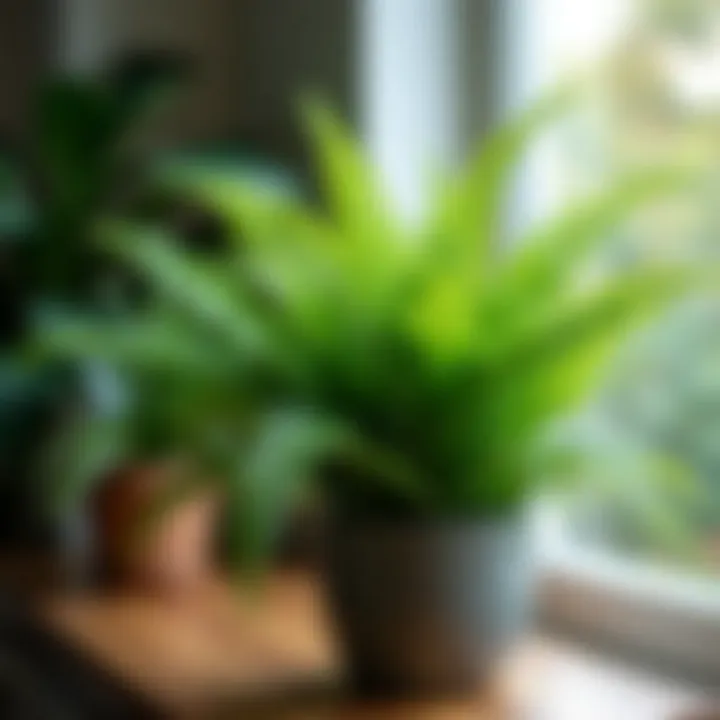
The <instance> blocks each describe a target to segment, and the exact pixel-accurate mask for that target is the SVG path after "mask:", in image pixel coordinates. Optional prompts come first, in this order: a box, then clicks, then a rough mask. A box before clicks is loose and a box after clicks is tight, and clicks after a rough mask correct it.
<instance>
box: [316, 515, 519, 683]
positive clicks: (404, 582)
mask: <svg viewBox="0 0 720 720" xmlns="http://www.w3.org/2000/svg"><path fill="white" fill-rule="evenodd" d="M328 549H329V568H328V586H329V588H328V589H329V594H330V598H329V599H330V604H331V607H332V609H333V611H334V615H335V619H336V626H337V632H338V635H339V640H340V643H341V647H342V648H343V650H344V651H345V654H346V659H347V663H348V671H349V675H350V678H349V679H350V680H351V682H352V683H353V685H354V687H355V689H356V690H358V691H359V692H360V693H362V694H371V695H381V696H448V695H465V694H469V693H472V692H475V691H477V689H478V688H479V686H480V685H481V684H482V682H483V681H484V680H485V679H487V678H488V676H489V674H490V673H491V672H492V670H493V669H494V668H495V667H496V666H497V663H498V661H499V660H500V659H501V658H502V656H503V654H504V653H505V651H507V650H508V649H509V647H510V646H511V645H512V644H513V643H514V641H516V640H517V639H518V637H519V636H520V635H521V634H522V633H523V632H524V631H525V630H526V629H527V623H528V621H529V614H530V613H529V610H530V607H531V602H530V594H531V576H532V572H531V562H530V552H529V550H530V548H529V543H528V523H527V522H526V520H525V519H524V518H523V519H520V518H517V519H515V518H514V519H512V520H503V521H477V522H472V521H458V522H452V521H437V522H432V521H411V520H401V521H398V520H382V521H377V520H357V519H355V520H346V521H343V522H342V523H340V522H336V523H335V525H334V527H333V529H332V530H331V533H330V537H329V545H328Z"/></svg>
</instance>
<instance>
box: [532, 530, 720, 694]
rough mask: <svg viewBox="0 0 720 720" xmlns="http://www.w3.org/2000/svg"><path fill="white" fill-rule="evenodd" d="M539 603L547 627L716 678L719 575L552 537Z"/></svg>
mask: <svg viewBox="0 0 720 720" xmlns="http://www.w3.org/2000/svg"><path fill="white" fill-rule="evenodd" d="M540 607H541V616H542V618H543V620H544V621H545V622H547V623H548V625H549V626H550V627H552V628H553V629H556V630H560V631H567V632H570V633H571V634H573V635H575V636H580V637H583V638H585V639H587V640H588V641H590V642H592V643H594V644H596V645H601V646H604V647H612V648H614V649H616V650H618V651H620V652H623V653H625V654H627V655H630V656H632V657H635V658H641V659H642V660H643V662H645V663H647V664H648V665H650V666H653V667H656V668H658V669H660V670H663V671H666V672H670V673H672V674H674V675H678V676H682V677H687V678H691V679H693V680H695V681H697V682H700V683H702V684H703V685H705V684H708V685H709V686H711V687H717V686H718V685H720V583H713V582H712V581H710V580H707V581H705V580H703V579H701V578H697V577H695V576H689V575H687V576H684V575H682V574H680V573H677V574H676V573H673V572H671V571H668V570H665V569H663V568H659V567H655V566H652V565H651V564H649V563H643V562H640V561H634V560H629V559H627V558H624V557H621V556H617V555H612V554H610V553H608V554H605V553H602V552H599V551H591V550H585V549H577V548H574V547H567V543H563V544H560V543H554V544H553V546H552V550H551V551H550V552H548V553H546V556H545V558H544V562H543V579H542V582H541V586H540Z"/></svg>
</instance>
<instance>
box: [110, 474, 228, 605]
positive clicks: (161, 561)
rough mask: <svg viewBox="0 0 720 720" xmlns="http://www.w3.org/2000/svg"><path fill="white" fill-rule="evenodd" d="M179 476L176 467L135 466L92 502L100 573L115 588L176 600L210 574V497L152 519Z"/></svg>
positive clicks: (204, 495) (174, 506)
mask: <svg viewBox="0 0 720 720" xmlns="http://www.w3.org/2000/svg"><path fill="white" fill-rule="evenodd" d="M180 471H181V467H180V466H179V464H178V463H174V462H157V463H149V464H144V465H135V466H129V467H127V468H124V469H121V470H119V471H117V472H116V473H114V474H113V476H112V477H110V478H108V481H107V482H106V483H104V485H103V488H102V490H101V491H100V493H99V494H98V497H97V501H96V519H97V528H96V532H97V541H98V550H99V553H98V555H99V564H100V572H101V574H102V576H103V577H104V578H105V579H106V580H108V581H109V582H111V583H112V584H113V585H116V586H118V585H119V586H122V587H126V588H132V589H139V590H146V591H152V592H161V593H172V594H177V593H182V592H187V591H189V590H191V589H193V588H194V587H197V586H198V585H201V584H202V582H203V581H204V580H206V579H207V578H208V576H209V575H210V574H211V573H212V569H213V561H214V557H213V556H214V546H215V542H214V541H215V518H216V509H217V502H216V497H215V495H214V493H213V492H212V491H204V492H200V493H196V494H193V495H192V496H190V497H185V498H183V499H181V500H178V502H176V503H175V504H172V505H170V506H169V507H167V508H165V509H164V511H163V512H161V513H159V514H157V515H154V512H155V511H156V509H157V503H158V501H159V499H161V498H162V497H163V495H164V493H166V492H167V490H168V488H169V487H170V485H171V483H172V482H173V480H175V479H176V478H177V477H178V475H177V473H179V472H180Z"/></svg>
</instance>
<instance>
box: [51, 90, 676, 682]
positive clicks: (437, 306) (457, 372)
mask: <svg viewBox="0 0 720 720" xmlns="http://www.w3.org/2000/svg"><path fill="white" fill-rule="evenodd" d="M561 105H562V102H560V101H559V99H558V98H557V97H553V98H550V99H548V100H545V101H543V102H541V103H540V104H539V105H538V106H536V107H534V108H532V109H531V110H530V111H529V112H528V113H527V114H525V115H523V116H521V117H520V118H518V119H517V120H516V121H515V122H512V123H509V124H507V125H505V126H503V127H501V128H500V129H499V130H498V131H497V132H496V133H495V134H493V135H492V136H491V137H489V138H488V139H486V141H485V142H484V143H483V146H482V150H481V152H480V153H479V155H478V156H477V157H475V158H473V159H472V160H471V162H470V163H469V165H468V167H467V169H466V170H465V171H464V172H461V173H459V174H458V175H457V177H455V178H454V179H453V180H452V181H450V182H448V183H447V184H446V187H444V188H443V190H442V192H440V193H439V196H438V198H437V202H436V203H435V206H434V209H433V211H432V212H431V213H429V216H428V218H427V220H426V222H425V223H424V224H423V226H422V227H420V228H413V229H409V228H406V227H403V225H402V224H401V223H399V222H398V221H397V220H396V219H395V218H394V217H393V216H392V213H390V212H389V211H388V210H387V208H386V203H385V198H384V196H383V193H382V192H381V191H380V189H379V187H378V184H377V183H376V181H375V178H374V177H373V173H372V170H371V168H370V167H369V165H368V163H367V162H366V160H365V158H364V156H363V153H362V151H361V149H360V148H359V147H358V144H357V143H356V142H355V140H354V139H353V138H352V136H351V134H350V133H349V132H348V131H347V130H346V129H345V127H344V126H343V124H342V123H341V122H340V121H339V120H338V119H337V118H336V117H335V116H334V115H333V114H332V113H331V112H330V111H329V110H328V109H327V108H326V107H324V106H322V105H319V104H311V105H310V106H309V108H308V119H309V129H310V137H311V141H312V144H313V149H314V151H315V156H316V162H317V170H318V175H319V178H320V180H321V187H322V190H323V192H322V202H321V203H320V204H319V205H318V206H315V205H311V204H309V203H308V204H303V203H301V202H299V201H296V200H278V199H273V198H268V197H258V196H254V197H253V196H252V195H249V194H248V193H247V192H240V191H238V190H237V189H235V188H233V187H232V186H231V185H229V184H227V183H220V184H218V183H215V184H212V186H204V187H202V188H198V189H197V191H198V193H199V194H200V195H201V196H203V197H204V198H205V200H206V201H207V202H208V203H209V204H210V205H212V207H213V208H214V210H215V211H216V212H219V213H221V214H222V215H223V216H224V217H225V218H226V220H227V223H228V224H229V225H230V226H231V227H234V229H235V231H236V237H237V242H236V243H235V245H234V247H233V249H232V250H231V254H230V256H229V257H227V258H224V259H223V260H222V261H212V260H204V261H202V262H199V261H198V260H197V259H192V258H191V257H189V256H188V255H186V254H183V253H182V252H181V251H180V250H178V249H177V248H173V247H172V244H171V243H168V242H166V241H165V240H164V239H163V238H159V237H153V236H151V235H148V234H146V233H141V237H138V238H137V239H136V242H131V241H128V238H127V236H126V235H127V234H126V233H125V232H121V236H122V240H120V241H118V240H117V239H115V240H114V241H113V240H111V241H110V242H109V244H110V245H111V246H112V247H114V248H115V251H116V252H117V253H119V254H120V255H122V257H123V258H124V259H125V260H126V261H127V262H129V263H131V265H132V266H133V267H134V268H136V269H137V270H139V271H140V272H141V273H143V274H144V275H145V277H147V278H148V279H149V280H150V281H151V284H152V285H153V286H154V288H155V290H156V293H157V296H158V298H159V299H160V301H161V303H162V306H163V307H164V308H165V309H166V310H168V309H169V310H171V311H172V312H173V313H176V314H177V313H180V315H182V316H184V317H186V318H187V319H188V320H189V322H187V323H186V324H185V325H184V327H183V337H184V341H183V342H184V344H183V347H185V346H187V347H197V346H198V345H201V346H202V347H205V348H210V347H214V348H216V350H215V351H214V352H216V353H217V354H222V356H223V357H224V358H226V359H230V358H234V360H233V362H235V363H236V373H237V376H236V377H237V378H239V377H241V376H245V375H244V373H245V372H246V371H247V370H248V369H250V368H254V369H255V371H260V376H261V377H262V378H263V384H262V387H263V388H264V390H267V388H271V389H272V392H270V394H269V395H267V396H266V401H267V403H269V404H266V405H265V406H266V407H270V408H271V411H270V412H269V413H268V414H267V415H266V416H263V418H262V420H259V421H258V422H257V423H256V432H255V434H254V435H253V442H251V443H247V442H245V443H243V448H244V450H243V453H242V454H241V457H240V461H239V462H238V463H236V464H235V467H236V468H240V470H239V471H238V472H237V475H236V477H235V479H234V480H233V481H232V483H231V485H232V487H233V488H234V493H232V494H231V497H230V498H229V502H230V504H231V508H232V509H233V510H234V512H235V515H236V517H237V520H236V524H235V526H234V527H235V530H236V531H237V534H238V538H239V542H240V543H241V545H242V547H243V548H244V549H245V551H247V552H248V553H250V554H251V557H253V558H255V559H257V558H261V557H264V556H265V555H266V554H267V553H268V552H269V551H270V550H271V548H272V545H273V542H274V541H275V538H276V536H277V533H278V529H279V528H280V527H282V522H283V518H284V514H285V513H286V512H287V510H288V508H289V507H291V506H292V504H293V501H294V498H296V497H297V495H298V492H299V487H300V484H301V483H302V482H303V481H307V480H310V479H315V480H316V481H317V482H318V484H319V486H320V487H321V488H322V489H323V491H324V492H325V494H326V496H327V498H328V505H329V507H330V509H331V517H332V521H331V529H330V538H331V540H330V541H329V542H328V549H329V564H328V588H329V595H330V599H331V604H332V607H333V608H334V614H335V618H336V621H337V623H336V624H337V628H338V631H339V634H340V637H341V639H342V641H343V647H344V649H345V652H346V656H347V659H348V663H349V668H350V672H351V676H352V678H353V680H354V681H355V682H356V683H357V684H358V685H359V686H360V687H361V688H362V689H364V690H368V691H372V692H380V693H383V694H386V693H390V694H396V693H410V694H417V693H428V692H431V693H434V692H440V693H445V692H458V691H467V690H469V689H472V688H474V687H475V686H476V684H477V682H478V680H479V679H482V678H483V677H484V676H485V675H486V673H487V672H488V671H489V669H490V668H491V667H492V666H493V664H494V663H495V662H496V660H497V658H498V655H499V653H500V652H501V651H502V650H503V649H505V648H506V647H507V645H508V644H509V643H510V642H511V641H512V639H513V638H514V637H515V636H516V635H517V634H518V633H519V632H520V631H521V630H522V629H523V628H524V623H525V619H526V616H527V610H528V607H529V598H530V589H531V572H530V568H531V563H530V546H529V543H530V541H529V538H528V522H527V513H528V509H529V506H530V504H531V502H532V501H533V500H534V499H535V498H536V497H537V496H538V495H539V494H540V493H542V492H543V491H544V490H547V489H548V487H547V485H546V484H545V481H546V476H545V475H544V474H543V473H542V471H541V468H540V458H541V457H542V447H543V443H542V441H543V438H544V437H545V434H546V433H547V431H548V430H549V429H550V427H551V426H552V423H553V422H554V421H555V420H557V419H559V418H561V417H563V416H564V415H566V414H567V413H569V412H570V411H571V410H572V409H573V408H574V407H575V406H576V405H577V404H578V403H579V402H581V401H582V400H583V398H585V397H586V396H587V394H588V393H589V392H590V390H591V389H592V387H593V383H595V382H596V381H597V380H598V378H599V373H600V371H601V370H602V369H603V367H604V366H606V365H607V363H608V361H609V358H610V356H611V353H612V351H613V350H614V349H615V348H616V347H617V346H618V344H619V343H620V342H621V341H622V340H623V339H624V338H625V336H626V335H627V333H628V332H630V331H631V330H632V329H633V328H634V327H636V326H637V324H638V323H640V322H643V321H646V320H648V319H649V318H650V317H652V316H654V315H655V314H656V313H657V312H658V311H659V310H661V309H662V308H663V307H664V306H665V305H666V304H667V303H669V302H671V301H672V300H673V299H675V298H677V297H678V296H679V295H680V294H681V293H683V292H685V291H686V290H687V288H688V285H689V279H688V274H687V273H685V272H681V271H679V270H678V268H674V269H668V268H662V267H652V266H638V265H634V266H633V267H630V268H627V269H626V270H624V271H623V272H621V273H619V274H618V273H614V274H612V275H607V276H606V277H602V278H600V279H597V278H596V279H595V281H594V282H593V283H583V282H581V280H580V278H581V277H582V274H581V272H580V271H581V270H582V269H583V268H584V267H586V261H587V260H588V258H590V257H591V256H592V255H593V253H594V252H595V251H596V250H598V248H599V247H600V245H601V244H602V243H603V242H604V240H605V239H606V237H607V235H608V233H609V232H611V231H613V230H614V229H615V228H616V227H618V226H619V224H620V223H621V222H622V221H623V220H625V219H626V218H627V217H628V216H629V215H630V214H631V213H632V212H633V211H634V210H635V209H637V208H638V207H639V206H641V205H643V204H646V203H647V202H649V201H651V200H653V199H656V198H657V197H659V196H661V195H663V194H667V193H670V192H672V191H674V190H677V188H678V187H679V184H680V181H679V179H678V177H677V174H676V173H674V172H668V171H662V172H661V171H653V172H649V173H643V174H638V175H635V176H632V177H628V178H624V179H622V181H621V182H619V183H618V184H617V185H616V186H614V187H612V188H610V189H609V190H608V191H606V192H604V193H602V194H601V195H599V196H597V197H593V198H591V199H589V200H588V201H586V202H583V203H581V204H578V205H575V206H573V207H571V208H569V209H568V210H567V212H565V213H564V214H562V215H561V216H560V217H557V218H555V219H553V220H551V221H550V222H549V223H548V224H546V225H544V226H543V227H541V228H540V229H538V230H535V231H534V232H532V233H531V234H530V237H527V238H524V239H522V240H521V241H519V242H516V243H513V244H502V243H501V242H500V241H499V238H500V237H501V227H500V225H501V223H500V214H501V209H502V207H503V200H504V198H505V193H506V190H507V184H508V180H509V177H510V175H511V172H512V170H513V168H514V167H515V165H516V163H517V161H518V159H519V158H520V157H521V156H522V154H523V151H524V150H525V149H526V146H527V144H528V142H529V141H531V140H532V139H533V138H534V137H535V136H536V134H537V133H538V131H539V130H540V128H541V127H542V126H543V125H544V124H545V123H547V122H548V121H550V120H552V118H553V117H555V115H556V112H557V110H558V107H559V106H561ZM98 333H99V335H100V337H101V338H102V336H103V333H104V334H105V336H106V337H107V338H111V337H112V333H113V329H112V328H107V327H106V328H102V329H98V328H95V329H90V330H88V329H86V330H82V329H80V330H78V328H75V330H74V331H73V332H72V333H67V332H63V330H62V328H59V327H57V326H56V327H55V328H53V329H52V330H51V332H49V334H48V336H47V337H46V341H47V342H49V343H50V344H51V345H52V346H53V347H54V348H55V349H56V351H57V350H61V351H63V352H73V351H74V349H75V350H76V349H77V348H78V347H86V348H87V347H90V346H91V345H92V347H94V348H95V350H96V351H97V352H98V353H99V354H102V353H103V349H104V348H105V347H107V345H106V343H105V342H103V341H102V339H101V340H100V341H98ZM187 333H189V335H188V334H187ZM138 337H139V336H138ZM131 344H132V343H131ZM125 351H126V352H127V353H128V355H129V356H132V357H133V358H134V360H135V361H137V360H142V359H143V358H144V359H147V358H148V357H149V356H150V355H151V353H149V352H148V349H147V348H143V347H141V345H140V344H137V343H136V344H134V345H133V347H126V348H125ZM173 361H174V362H177V361H178V355H177V354H175V355H173ZM187 371H188V372H190V373H192V370H191V369H190V368H189V366H188V368H187ZM249 387H250V388H252V387H253V385H250V386H249ZM250 392H252V389H251V390H250ZM226 467H229V466H226Z"/></svg>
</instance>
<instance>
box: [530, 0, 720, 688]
mask: <svg viewBox="0 0 720 720" xmlns="http://www.w3.org/2000/svg"><path fill="white" fill-rule="evenodd" d="M538 5H540V6H543V5H544V8H543V10H540V11H539V12H540V13H541V14H542V13H543V12H544V13H546V14H545V18H546V20H548V21H549V22H547V23H544V24H543V23H540V24H539V25H538V26H537V28H538V32H540V33H545V35H544V36H543V37H542V38H541V40H543V42H541V44H540V47H541V48H545V56H544V59H545V64H544V67H545V69H546V70H547V68H548V67H550V68H557V67H562V65H563V64H564V63H567V61H568V58H572V57H573V53H574V52H575V49H576V48H577V47H578V45H579V47H580V48H582V47H583V46H585V47H589V46H591V45H592V43H591V42H590V40H589V38H590V37H596V36H592V35H591V36H588V35H587V33H588V32H590V33H592V29H593V28H596V29H597V28H603V30H602V31H601V32H600V33H599V34H600V35H603V33H604V32H605V30H607V28H608V26H607V25H606V24H605V21H608V20H609V23H610V26H612V27H614V28H615V34H614V35H613V34H612V33H610V34H607V35H604V36H603V37H602V43H601V44H605V45H606V46H607V43H608V40H609V39H610V37H611V36H612V53H611V55H610V61H609V62H608V63H607V64H606V65H604V67H603V71H602V72H601V73H599V75H598V77H597V78H596V80H595V82H594V85H593V88H592V92H591V94H590V98H589V102H588V107H587V109H586V110H584V111H583V113H582V117H581V118H578V119H577V120H576V121H574V122H573V123H571V124H570V125H569V126H568V127H567V128H566V129H565V132H564V133H563V134H562V137H558V138H556V140H555V141H554V144H553V149H552V157H551V158H549V159H548V158H547V157H546V158H545V159H544V160H543V161H542V162H544V163H545V165H544V166H543V169H544V171H545V172H546V175H545V177H547V176H548V174H547V172H548V170H552V177H554V178H556V180H557V183H556V184H557V186H558V187H557V192H558V194H559V195H562V194H563V193H565V192H567V191H568V189H569V188H573V189H575V188H577V187H587V186H588V185H592V184H593V183H595V182H597V181H599V180H601V179H602V177H603V176H604V175H605V174H607V173H609V172H618V171H619V172H623V171H626V170H629V169H631V168H637V167H642V166H647V165H650V164H653V165H654V164H670V163H672V164H677V163H681V162H688V163H692V164H696V163H697V164H701V163H704V164H705V165H706V166H707V167H708V168H712V167H713V165H715V166H717V161H718V160H720V142H719V140H720V134H719V132H720V130H719V128H720V124H718V121H719V120H720V50H719V48H720V4H718V3H717V2H704V1H702V0H648V1H646V2H641V1H640V0H635V1H634V2H626V3H624V8H625V10H626V11H627V10H628V8H630V7H631V6H632V10H633V12H632V13H629V12H626V13H624V14H620V13H618V14H616V15H613V14H612V12H611V10H610V9H611V6H613V3H607V2H604V1H603V0H588V1H587V2H582V3H578V5H582V6H583V12H581V13H579V14H578V17H577V18H575V19H573V18H571V17H570V16H569V15H567V14H565V15H559V14H558V12H557V11H558V10H559V9H558V7H557V6H558V5H568V3H563V2H562V0H542V2H540V3H539V4H538ZM551 6H552V7H551ZM552 11H555V14H552ZM558 17H564V18H565V24H564V25H563V23H557V22H555V19H556V18H558ZM571 22H575V23H577V24H575V25H572V26H571V25H570V24H569V23H571ZM541 66H543V65H542V64H541ZM716 197H717V195H716V188H712V187H711V183H709V184H708V186H707V189H706V191H701V190H694V191H693V192H692V193H688V194H687V195H685V196H683V197H682V198H681V199H679V200H674V201H673V202H666V203H663V204H662V205H659V206H657V207H653V208H652V209H651V210H649V211H648V212H646V213H643V214H642V216H640V217H638V218H635V219H634V220H633V222H632V223H631V224H630V226H629V227H628V228H626V229H625V230H624V235H623V237H622V238H619V240H620V241H621V242H618V243H617V246H616V247H611V248H610V252H609V253H608V256H607V257H605V258H603V262H604V267H603V270H604V271H607V269H608V267H609V268H612V267H613V264H614V263H619V264H622V263H624V262H631V261H632V255H633V254H634V253H642V254H643V255H644V256H645V257H650V258H651V259H653V260H657V262H665V263H668V262H669V263H675V262H681V261H682V260H684V259H685V258H686V257H687V256H688V255H690V256H692V257H694V258H695V259H697V258H698V257H699V258H701V259H703V258H708V259H713V258H716V257H717V246H716V243H717V236H718V230H719V229H720V215H719V214H718V209H717V208H718V206H717V200H716ZM611 245H612V244H611ZM628 253H629V254H628ZM570 432H572V433H573V438H574V442H576V443H577V444H578V445H581V446H582V447H583V448H584V449H585V450H586V452H587V453H588V455H589V456H590V457H595V458H596V459H597V462H596V463H595V464H594V467H593V465H592V464H591V465H589V466H585V467H584V468H583V470H582V472H584V473H592V472H594V473H597V474H598V475H599V477H598V480H599V482H597V483H592V485H591V487H592V490H589V491H588V492H587V493H585V494H584V495H583V496H582V497H581V498H579V499H577V500H575V501H574V502H573V503H572V504H571V505H570V506H569V507H566V508H563V509H562V510H561V511H558V510H557V509H555V510H554V511H553V513H551V518H552V519H550V520H547V519H546V520H547V527H546V528H545V530H546V533H545V534H546V538H547V543H546V545H547V560H548V582H547V583H546V595H545V600H546V601H547V603H546V604H547V609H548V613H549V615H550V616H551V617H552V618H553V619H555V620H557V621H559V622H561V623H564V624H566V625H572V626H573V627H575V628H576V629H580V630H582V631H585V632H591V633H593V634H594V635H595V636H596V637H597V636H598V635H601V636H602V637H603V638H609V639H612V640H617V641H622V642H623V643H625V644H626V645H632V646H633V647H632V649H633V650H641V651H644V652H645V653H647V654H651V655H652V656H654V657H655V658H656V659H658V660H662V661H663V662H665V663H671V664H677V665H679V666H682V668H683V669H688V670H692V671H694V672H700V673H703V674H704V675H708V674H710V675H712V674H714V676H715V677H717V676H718V674H720V649H719V648H720V645H719V643H720V632H719V629H720V301H718V299H717V297H714V296H713V295H712V294H707V295H706V296H701V297H698V298H696V299H694V300H693V301H692V302H688V303H686V304H685V305H684V306H683V307H681V308H679V309H678V310H677V311H675V312H673V314H672V315H671V316H670V317H669V318H667V319H665V320H663V321H662V322H661V323H658V324H656V325H655V326H654V327H651V328H649V329H648V330H647V332H645V333H644V334H643V336H642V337H640V338H639V339H638V340H637V341H636V342H634V343H633V345H632V346H630V347H627V348H625V349H624V351H623V352H622V353H621V355H620V357H619V358H618V360H617V362H616V366H615V368H614V371H613V373H612V375H611V378H610V380H609V382H608V384H607V386H606V387H605V388H604V390H603V392H602V393H601V394H600V395H599V396H598V398H597V399H596V400H595V401H594V402H592V403H591V405H590V406H589V407H588V408H587V409H586V410H585V411H584V412H583V413H582V414H581V416H580V417H578V418H577V419H576V420H575V422H574V423H572V426H571V428H570Z"/></svg>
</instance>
